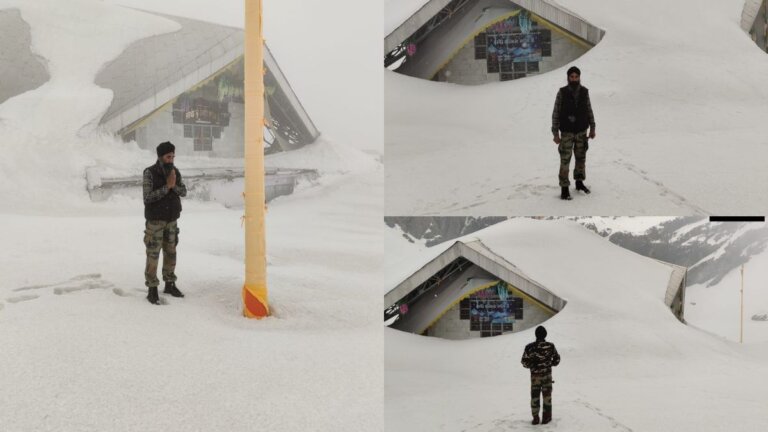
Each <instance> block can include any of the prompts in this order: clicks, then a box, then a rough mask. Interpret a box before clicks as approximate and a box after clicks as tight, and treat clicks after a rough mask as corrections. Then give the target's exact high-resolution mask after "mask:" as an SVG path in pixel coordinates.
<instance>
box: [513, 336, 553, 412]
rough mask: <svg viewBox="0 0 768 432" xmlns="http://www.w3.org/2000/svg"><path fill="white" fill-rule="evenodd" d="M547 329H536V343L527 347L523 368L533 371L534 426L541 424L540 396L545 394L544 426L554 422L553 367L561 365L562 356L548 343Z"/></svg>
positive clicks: (532, 407) (532, 400)
mask: <svg viewBox="0 0 768 432" xmlns="http://www.w3.org/2000/svg"><path fill="white" fill-rule="evenodd" d="M546 338H547V329H545V328H544V327H543V326H538V327H536V342H531V343H529V344H528V345H526V346H525V351H523V359H522V360H521V362H522V363H523V367H524V368H526V369H530V370H531V412H532V413H533V422H532V424H539V405H540V394H541V393H543V394H544V416H543V417H542V419H541V423H542V424H547V423H549V422H550V421H551V420H552V367H553V366H557V365H558V364H560V354H558V353H557V350H556V349H555V344H553V343H552V342H547V341H546V340H544V339H546Z"/></svg>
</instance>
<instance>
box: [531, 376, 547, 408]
mask: <svg viewBox="0 0 768 432" xmlns="http://www.w3.org/2000/svg"><path fill="white" fill-rule="evenodd" d="M541 394H543V395H544V414H550V415H551V414H552V374H551V373H550V374H546V375H534V374H531V413H533V415H535V416H537V415H539V405H540V404H541Z"/></svg>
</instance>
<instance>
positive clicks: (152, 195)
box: [144, 161, 187, 222]
mask: <svg viewBox="0 0 768 432" xmlns="http://www.w3.org/2000/svg"><path fill="white" fill-rule="evenodd" d="M173 169H174V170H176V187H175V188H173V189H168V187H167V186H166V174H165V169H164V168H163V165H162V164H161V163H160V161H158V162H157V163H155V164H154V165H152V166H150V167H147V168H146V169H145V170H144V218H145V219H146V220H162V221H166V222H173V221H175V220H176V219H178V218H179V216H181V198H180V197H182V196H185V195H186V194H187V189H186V186H184V183H183V181H182V179H181V173H180V172H179V170H178V169H177V168H176V167H174V168H173Z"/></svg>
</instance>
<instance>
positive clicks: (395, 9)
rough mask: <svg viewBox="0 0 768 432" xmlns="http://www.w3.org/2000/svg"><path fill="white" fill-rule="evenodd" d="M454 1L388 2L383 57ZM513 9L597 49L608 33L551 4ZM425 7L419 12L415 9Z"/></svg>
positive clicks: (540, 0) (525, 1)
mask: <svg viewBox="0 0 768 432" xmlns="http://www.w3.org/2000/svg"><path fill="white" fill-rule="evenodd" d="M451 1H452V0H429V1H428V2H426V3H423V0H419V1H418V2H405V1H400V0H389V2H388V3H387V4H386V6H385V9H386V10H385V20H384V22H385V26H384V33H385V35H386V37H385V39H384V53H385V54H386V53H389V52H392V51H393V50H394V49H395V48H396V47H397V46H398V45H400V44H401V43H402V42H403V41H404V40H406V39H407V38H408V37H409V36H411V35H412V34H414V33H415V32H416V31H417V30H418V29H419V28H421V27H422V26H423V25H424V24H426V23H427V22H429V21H430V20H431V19H432V18H433V17H434V16H435V15H437V14H438V13H439V12H440V11H441V10H442V9H443V8H445V7H446V6H448V5H449V4H450V3H451ZM509 2H510V3H511V5H512V6H515V5H516V6H520V7H523V8H525V9H527V10H529V11H531V12H533V13H534V14H536V15H538V16H540V17H542V18H544V19H545V20H547V21H549V22H551V23H553V24H555V25H557V26H559V27H562V28H563V29H565V30H567V31H569V32H571V33H573V34H574V35H576V36H578V37H580V38H582V39H584V40H586V41H587V42H589V43H591V44H592V45H596V44H597V43H598V42H600V40H601V39H602V38H603V35H604V34H605V32H604V31H603V30H602V29H600V28H598V27H596V26H594V25H592V24H590V23H589V22H587V21H586V20H585V19H583V18H581V17H579V16H578V15H576V14H575V13H573V12H571V11H569V10H567V9H565V8H564V7H562V6H561V5H559V4H557V3H556V2H554V1H552V0H514V1H512V0H509ZM418 4H422V6H421V7H420V8H418V9H416V10H414V9H415V6H416V5H418Z"/></svg>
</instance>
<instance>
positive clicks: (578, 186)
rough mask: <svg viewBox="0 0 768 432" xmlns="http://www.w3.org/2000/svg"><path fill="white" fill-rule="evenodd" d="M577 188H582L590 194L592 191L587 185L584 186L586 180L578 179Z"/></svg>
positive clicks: (581, 189)
mask: <svg viewBox="0 0 768 432" xmlns="http://www.w3.org/2000/svg"><path fill="white" fill-rule="evenodd" d="M576 190H580V191H582V192H584V193H585V194H588V193H590V192H591V191H590V190H589V189H587V187H586V186H584V182H583V181H581V180H576Z"/></svg>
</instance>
